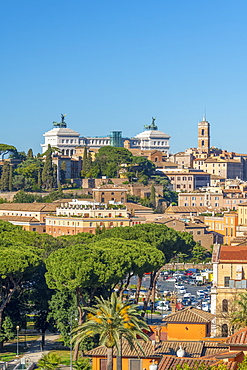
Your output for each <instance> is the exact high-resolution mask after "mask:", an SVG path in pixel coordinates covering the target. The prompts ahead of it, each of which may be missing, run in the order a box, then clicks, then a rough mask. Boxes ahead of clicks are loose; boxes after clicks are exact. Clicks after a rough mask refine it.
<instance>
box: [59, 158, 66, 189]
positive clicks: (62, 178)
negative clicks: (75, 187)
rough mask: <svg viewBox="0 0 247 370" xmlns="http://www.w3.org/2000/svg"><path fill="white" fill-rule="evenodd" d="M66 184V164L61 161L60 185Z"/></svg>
mask: <svg viewBox="0 0 247 370" xmlns="http://www.w3.org/2000/svg"><path fill="white" fill-rule="evenodd" d="M65 182H66V162H65V161H62V163H61V165H60V183H61V184H65Z"/></svg>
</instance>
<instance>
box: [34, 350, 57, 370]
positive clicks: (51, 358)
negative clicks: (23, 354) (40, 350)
mask: <svg viewBox="0 0 247 370" xmlns="http://www.w3.org/2000/svg"><path fill="white" fill-rule="evenodd" d="M60 362H61V357H59V356H58V355H57V354H56V353H52V352H50V353H48V354H47V355H43V356H42V357H41V359H40V360H39V361H38V364H37V365H38V370H58V369H59V364H60Z"/></svg>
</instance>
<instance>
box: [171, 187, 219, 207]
mask: <svg viewBox="0 0 247 370" xmlns="http://www.w3.org/2000/svg"><path fill="white" fill-rule="evenodd" d="M178 205H179V206H185V207H188V206H189V207H202V206H206V207H214V208H215V207H217V208H223V205H224V201H223V193H222V190H219V191H218V192H202V191H199V192H193V193H184V192H183V193H179V194H178Z"/></svg>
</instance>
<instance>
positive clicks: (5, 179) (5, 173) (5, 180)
mask: <svg viewBox="0 0 247 370" xmlns="http://www.w3.org/2000/svg"><path fill="white" fill-rule="evenodd" d="M9 175H10V165H9V163H8V162H6V161H5V162H4V165H3V168H2V176H1V190H2V191H8V190H9Z"/></svg>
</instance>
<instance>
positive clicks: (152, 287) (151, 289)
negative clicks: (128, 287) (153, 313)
mask: <svg viewBox="0 0 247 370" xmlns="http://www.w3.org/2000/svg"><path fill="white" fill-rule="evenodd" d="M162 270H163V266H162V267H161V268H160V269H159V270H158V271H155V272H152V273H151V277H150V285H149V289H148V292H147V295H146V299H145V302H144V305H143V311H144V312H143V313H142V316H143V317H144V316H145V311H146V309H147V306H148V303H149V300H150V297H151V294H153V296H154V298H155V287H156V283H157V280H158V278H159V276H160V273H161V271H162ZM154 301H155V299H154ZM153 303H154V302H153Z"/></svg>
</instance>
